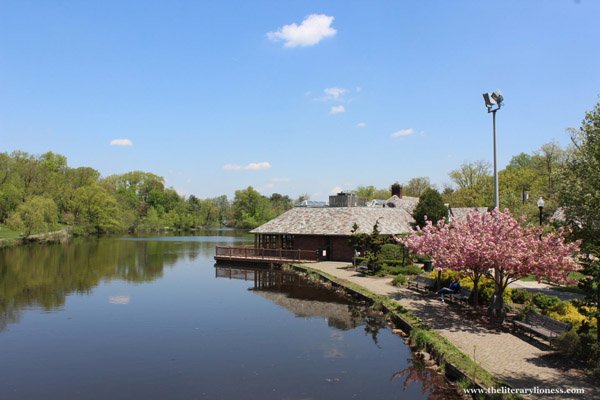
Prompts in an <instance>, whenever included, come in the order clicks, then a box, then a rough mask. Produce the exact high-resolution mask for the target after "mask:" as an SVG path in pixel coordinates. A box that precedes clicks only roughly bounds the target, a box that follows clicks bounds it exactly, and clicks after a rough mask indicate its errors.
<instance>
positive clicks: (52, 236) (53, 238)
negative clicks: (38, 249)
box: [0, 229, 71, 248]
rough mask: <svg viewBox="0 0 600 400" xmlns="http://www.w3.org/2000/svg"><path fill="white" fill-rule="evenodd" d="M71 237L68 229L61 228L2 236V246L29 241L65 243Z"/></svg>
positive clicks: (0, 243)
mask: <svg viewBox="0 0 600 400" xmlns="http://www.w3.org/2000/svg"><path fill="white" fill-rule="evenodd" d="M70 237H71V233H70V232H69V230H68V229H61V230H59V231H54V232H45V233H40V234H36V235H30V236H27V237H6V238H0V248H2V247H11V246H19V245H22V244H27V243H64V242H66V241H67V240H69V238H70Z"/></svg>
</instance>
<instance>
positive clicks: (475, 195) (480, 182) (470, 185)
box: [447, 161, 493, 207]
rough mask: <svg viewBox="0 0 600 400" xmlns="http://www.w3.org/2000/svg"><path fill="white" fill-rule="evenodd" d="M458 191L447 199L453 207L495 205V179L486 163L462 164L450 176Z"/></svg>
mask: <svg viewBox="0 0 600 400" xmlns="http://www.w3.org/2000/svg"><path fill="white" fill-rule="evenodd" d="M449 176H450V179H452V182H454V184H455V185H456V187H457V188H456V190H455V191H454V192H452V194H451V195H450V196H448V197H449V198H448V199H447V200H448V201H449V203H450V205H451V206H452V207H480V206H487V205H490V204H492V203H493V177H492V175H491V174H490V165H489V163H487V162H485V161H475V162H473V163H465V164H462V165H461V166H460V167H459V168H458V169H455V170H453V171H451V172H450V174H449Z"/></svg>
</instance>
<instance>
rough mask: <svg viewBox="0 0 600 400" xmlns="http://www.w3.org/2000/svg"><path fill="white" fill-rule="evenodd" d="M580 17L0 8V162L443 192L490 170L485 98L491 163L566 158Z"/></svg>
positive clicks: (327, 7)
mask: <svg viewBox="0 0 600 400" xmlns="http://www.w3.org/2000/svg"><path fill="white" fill-rule="evenodd" d="M598 15H600V2H598V1H592V0H581V1H578V2H577V1H571V0H544V1H541V0H540V1H502V2H501V1H495V2H482V1H429V2H421V1H419V2H417V1H410V2H409V1H404V2H398V1H377V2H374V1H320V2H315V1H252V2H250V1H233V2H226V1H218V2H208V1H206V2H201V1H173V2H161V1H96V2H91V1H87V2H83V1H81V2H75V1H72V2H69V1H26V0H19V1H6V0H4V1H1V2H0V21H1V23H0V151H8V152H10V151H13V150H23V151H27V152H30V153H34V154H40V153H43V152H46V151H49V150H51V151H54V152H57V153H61V154H64V155H65V156H67V158H68V160H69V164H70V165H71V166H82V165H85V166H91V167H93V168H96V169H98V170H99V171H100V172H101V173H102V174H103V175H104V176H107V175H110V174H114V173H122V172H126V171H131V170H144V171H150V172H154V173H156V174H159V175H161V176H164V177H165V178H166V182H167V185H168V186H172V187H174V188H176V189H177V190H178V191H179V192H180V193H182V194H195V195H197V196H199V197H212V196H217V195H220V194H227V195H228V196H232V195H233V192H234V190H236V189H240V188H244V187H246V186H248V185H252V186H254V187H255V188H257V189H259V190H260V191H261V192H262V193H264V194H267V195H268V194H270V193H272V192H279V193H284V194H289V195H291V196H294V197H296V196H298V195H299V194H302V193H309V194H311V196H312V198H313V199H325V198H326V197H327V196H328V195H329V194H330V192H331V191H332V190H334V189H335V188H342V189H353V188H355V187H357V186H359V185H369V184H372V185H375V186H378V187H387V186H389V185H390V184H391V183H393V182H394V181H400V182H406V181H408V180H409V179H410V178H412V177H416V176H428V177H430V178H431V180H432V181H433V182H434V183H436V184H437V185H439V186H440V187H441V186H442V185H443V184H444V183H446V182H449V179H448V172H449V171H450V170H452V169H454V168H457V167H458V166H459V165H460V164H461V163H463V162H471V161H475V160H488V161H490V162H491V160H492V135H491V116H490V115H488V114H487V113H486V110H485V107H484V104H483V100H482V97H481V93H482V92H484V91H493V90H495V89H498V88H499V89H501V90H502V92H503V94H504V96H505V99H506V100H505V106H504V107H503V108H502V110H500V111H499V112H498V157H499V158H498V159H499V167H503V166H504V165H505V164H506V163H507V162H508V161H509V160H510V158H511V157H512V156H513V155H515V154H518V153H520V152H531V151H533V150H535V149H537V148H539V146H541V145H542V144H544V143H547V142H549V141H552V140H556V141H558V142H559V143H560V144H563V145H566V144H567V143H568V136H567V135H566V133H565V129H566V128H568V127H577V126H579V124H580V122H581V120H582V118H583V116H584V113H585V111H587V110H590V109H591V108H592V107H593V106H594V104H596V102H597V101H598V94H600V74H599V73H598V71H600V53H598V51H597V49H598V48H597V44H598V39H599V38H600V24H598V22H597V18H598ZM311 16H312V17H311ZM394 134H396V135H397V136H394ZM115 140H116V141H115ZM111 142H112V143H113V144H111Z"/></svg>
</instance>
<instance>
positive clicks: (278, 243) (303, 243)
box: [250, 207, 414, 261]
mask: <svg viewBox="0 0 600 400" xmlns="http://www.w3.org/2000/svg"><path fill="white" fill-rule="evenodd" d="M377 221H379V229H380V232H381V234H383V235H398V234H403V233H408V232H410V231H411V230H412V227H411V224H412V223H413V222H414V220H413V218H412V217H411V215H410V214H409V213H408V212H407V211H406V210H405V209H403V208H400V207H398V208H376V207H329V208H300V207H296V208H293V209H291V210H289V211H287V212H285V213H284V214H282V215H280V216H279V217H277V218H275V219H273V220H271V221H269V222H267V223H266V224H264V225H261V226H259V227H258V228H256V229H254V230H252V231H250V233H253V234H254V235H255V242H254V247H255V248H262V249H283V250H303V251H314V252H316V253H317V254H318V259H321V260H330V261H352V258H353V256H354V250H353V249H352V246H351V244H350V237H351V236H352V226H353V225H354V224H355V223H356V224H357V225H358V226H359V232H360V233H371V231H372V229H373V225H375V223H376V222H377Z"/></svg>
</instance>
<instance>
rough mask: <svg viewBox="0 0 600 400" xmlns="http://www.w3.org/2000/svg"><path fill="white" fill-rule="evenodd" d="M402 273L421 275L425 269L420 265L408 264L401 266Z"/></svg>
mask: <svg viewBox="0 0 600 400" xmlns="http://www.w3.org/2000/svg"><path fill="white" fill-rule="evenodd" d="M399 270H400V273H401V274H404V275H419V274H421V273H422V272H423V269H422V268H421V267H420V266H418V265H407V266H405V267H400V268H399Z"/></svg>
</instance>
